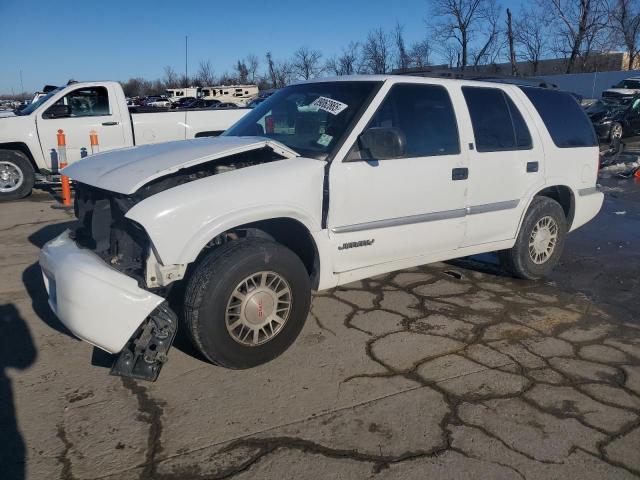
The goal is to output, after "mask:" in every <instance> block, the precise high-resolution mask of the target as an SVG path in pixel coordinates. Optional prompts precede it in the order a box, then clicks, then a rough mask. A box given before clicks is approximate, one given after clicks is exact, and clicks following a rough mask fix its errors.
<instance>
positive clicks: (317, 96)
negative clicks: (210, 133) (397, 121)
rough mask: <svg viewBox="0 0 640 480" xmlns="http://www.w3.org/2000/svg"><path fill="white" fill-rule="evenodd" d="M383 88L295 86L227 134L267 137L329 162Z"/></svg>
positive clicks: (357, 84) (353, 84) (365, 85)
mask: <svg viewBox="0 0 640 480" xmlns="http://www.w3.org/2000/svg"><path fill="white" fill-rule="evenodd" d="M379 85H380V82H369V81H363V82H340V81H337V82H316V83H303V84H300V85H292V86H290V87H286V88H284V89H282V90H280V91H278V92H277V93H275V94H273V95H271V96H270V97H269V98H268V99H267V100H265V101H264V102H262V103H261V104H260V105H258V106H257V107H256V108H255V109H253V110H252V111H251V112H249V113H248V114H247V115H245V116H244V117H242V119H241V120H240V121H239V122H238V123H236V124H235V125H234V126H233V127H231V128H230V129H229V130H227V131H226V132H225V133H224V135H225V136H232V137H247V136H260V137H267V138H271V139H273V140H276V141H278V142H280V143H283V144H284V145H286V146H287V147H289V148H291V149H292V150H295V151H296V152H298V153H300V154H301V155H303V156H308V157H312V158H319V159H325V158H326V156H327V155H328V154H329V152H330V151H331V150H332V149H333V148H334V146H335V145H337V144H338V142H339V141H340V140H341V139H342V138H343V137H344V136H345V134H346V133H348V131H349V130H350V129H351V124H352V123H353V120H354V119H355V118H357V115H358V113H359V112H360V111H361V109H362V108H363V107H365V106H366V103H367V99H368V98H369V97H370V96H371V95H372V93H373V92H374V91H376V87H378V86H379Z"/></svg>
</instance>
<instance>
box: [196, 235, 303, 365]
mask: <svg viewBox="0 0 640 480" xmlns="http://www.w3.org/2000/svg"><path fill="white" fill-rule="evenodd" d="M310 302H311V285H310V281H309V274H308V273H307V270H306V268H305V266H304V264H303V263H302V261H301V260H300V258H298V256H297V255H296V254H294V253H293V252H292V251H291V250H289V249H288V248H286V247H284V246H283V245H280V244H278V243H276V242H274V241H271V240H266V239H261V238H244V239H240V240H235V241H232V242H229V243H227V244H225V245H222V246H220V247H218V248H216V249H215V250H213V251H212V252H211V253H209V254H208V255H207V256H206V257H205V258H204V259H203V260H202V262H201V263H200V264H199V265H198V266H197V267H196V269H195V270H194V272H193V274H192V275H191V277H190V279H189V281H188V283H187V287H186V291H185V302H184V303H185V320H186V323H187V327H188V330H189V332H190V335H191V338H192V340H193V343H194V344H195V346H196V347H197V348H198V349H199V350H200V352H202V354H203V355H204V356H205V357H207V358H208V359H209V360H210V361H211V362H213V363H216V364H218V365H222V366H225V367H228V368H249V367H253V366H256V365H259V364H262V363H265V362H268V361H269V360H272V359H273V358H275V357H277V356H278V355H280V354H281V353H282V352H284V351H285V350H286V349H287V348H288V347H289V345H291V343H292V342H293V341H294V340H295V339H296V337H297V336H298V334H299V333H300V330H302V326H303V325H304V322H305V320H306V318H307V315H308V313H309V307H310Z"/></svg>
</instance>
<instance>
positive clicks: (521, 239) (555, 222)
mask: <svg viewBox="0 0 640 480" xmlns="http://www.w3.org/2000/svg"><path fill="white" fill-rule="evenodd" d="M566 234H567V219H566V217H565V214H564V210H563V209H562V207H561V206H560V204H559V203H558V202H556V201H555V200H553V199H551V198H548V197H535V198H534V199H533V201H532V202H531V205H530V206H529V210H528V211H527V213H526V215H525V217H524V221H523V222H522V227H521V228H520V232H518V238H517V239H516V243H515V245H514V246H513V248H511V249H509V250H503V251H501V252H500V254H499V256H500V262H501V264H502V266H503V268H504V269H505V270H507V271H508V272H509V273H511V274H512V275H514V276H515V277H518V278H524V279H527V280H538V279H540V278H542V277H544V276H546V275H548V274H549V273H551V271H552V270H553V268H554V267H555V266H556V265H557V264H558V261H559V260H560V256H561V255H562V250H563V249H564V241H565V237H566Z"/></svg>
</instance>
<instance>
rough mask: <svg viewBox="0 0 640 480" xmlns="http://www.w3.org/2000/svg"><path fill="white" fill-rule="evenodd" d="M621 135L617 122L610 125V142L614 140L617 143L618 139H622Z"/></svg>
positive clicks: (620, 127)
mask: <svg viewBox="0 0 640 480" xmlns="http://www.w3.org/2000/svg"><path fill="white" fill-rule="evenodd" d="M622 133H623V130H622V124H620V123H617V122H616V123H613V124H612V125H611V130H610V131H609V139H610V142H611V143H613V142H615V141H616V140H618V141H619V140H620V139H622Z"/></svg>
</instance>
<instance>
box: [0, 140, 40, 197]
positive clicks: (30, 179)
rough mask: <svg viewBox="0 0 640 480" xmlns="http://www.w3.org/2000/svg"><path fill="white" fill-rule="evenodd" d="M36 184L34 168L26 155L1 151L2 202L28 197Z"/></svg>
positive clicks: (13, 151) (0, 189) (0, 193)
mask: <svg viewBox="0 0 640 480" xmlns="http://www.w3.org/2000/svg"><path fill="white" fill-rule="evenodd" d="M34 182H35V172H34V170H33V166H32V165H31V162H30V161H29V159H28V158H27V157H26V155H25V154H24V153H22V152H17V151H15V150H0V201H9V200H18V199H19V198H23V197H26V196H27V195H29V194H30V193H31V189H32V188H33V184H34Z"/></svg>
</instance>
